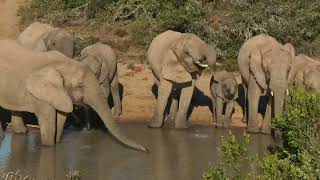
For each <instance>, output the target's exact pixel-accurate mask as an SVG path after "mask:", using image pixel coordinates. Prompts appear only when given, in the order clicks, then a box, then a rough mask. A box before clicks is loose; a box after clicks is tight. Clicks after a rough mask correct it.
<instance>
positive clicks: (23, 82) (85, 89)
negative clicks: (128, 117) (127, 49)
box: [0, 40, 146, 151]
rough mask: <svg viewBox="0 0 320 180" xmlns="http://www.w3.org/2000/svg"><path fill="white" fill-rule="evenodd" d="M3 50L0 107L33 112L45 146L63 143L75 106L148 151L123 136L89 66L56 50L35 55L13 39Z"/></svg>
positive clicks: (3, 42)
mask: <svg viewBox="0 0 320 180" xmlns="http://www.w3.org/2000/svg"><path fill="white" fill-rule="evenodd" d="M0 47H1V48H0V87H1V88H0V106H1V107H3V108H5V109H8V110H11V111H17V112H21V111H27V112H31V113H34V114H35V115H36V117H37V118H38V123H39V126H40V133H41V142H42V144H43V145H48V146H53V145H55V143H57V142H60V136H61V132H62V130H63V126H64V123H65V119H66V113H70V112H72V110H73V104H88V105H89V106H91V107H92V108H93V109H94V110H95V111H96V112H97V113H98V115H99V116H100V118H101V119H102V121H103V122H104V124H105V126H106V127H107V128H108V129H109V131H110V133H111V134H112V135H114V136H115V137H116V138H117V139H118V140H119V141H120V142H122V143H123V144H125V145H127V146H129V147H132V148H135V149H138V150H142V151H146V148H145V147H143V146H142V145H139V144H137V143H135V142H134V141H132V140H130V139H128V138H127V137H125V136H124V135H123V134H122V133H121V131H120V129H119V127H118V126H117V125H116V124H115V122H114V120H113V117H112V113H111V111H110V108H109V107H108V106H106V104H107V103H106V101H105V99H104V93H103V92H102V90H101V88H100V86H99V83H98V81H97V79H96V77H95V75H94V73H93V72H92V71H91V69H90V68H89V67H88V66H87V65H85V64H83V63H80V62H77V61H74V60H72V59H70V58H68V57H66V56H64V55H63V54H61V53H59V52H57V51H51V52H40V53H39V52H34V51H31V50H29V49H26V48H24V47H22V46H20V45H19V44H18V43H16V41H12V40H1V41H0Z"/></svg>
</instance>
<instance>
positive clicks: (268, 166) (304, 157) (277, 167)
mask: <svg viewBox="0 0 320 180" xmlns="http://www.w3.org/2000/svg"><path fill="white" fill-rule="evenodd" d="M287 106H288V107H287V111H286V112H285V113H284V114H283V115H281V116H278V117H276V118H275V119H274V120H273V121H272V126H273V127H274V128H279V129H281V131H282V133H283V144H282V147H277V148H274V149H271V151H270V152H269V153H267V154H266V155H265V156H264V158H263V160H262V161H260V163H259V164H260V165H259V167H257V168H256V169H258V172H259V173H258V175H256V176H254V175H255V172H256V171H255V169H254V168H251V169H249V173H248V174H247V175H245V174H240V171H239V167H241V165H242V164H243V163H244V161H248V160H249V159H250V158H248V157H247V156H246V154H245V153H246V151H247V145H248V142H249V137H246V136H244V138H243V140H242V141H241V142H237V141H236V140H235V137H234V135H232V134H230V133H229V137H227V138H226V140H225V139H222V145H221V148H220V150H219V151H220V153H222V158H223V159H222V161H221V162H220V163H219V164H218V166H216V167H212V166H211V167H209V168H208V170H206V171H205V172H204V174H203V178H204V179H206V180H213V179H242V178H246V179H248V178H249V179H280V180H282V179H320V132H319V118H320V93H319V92H305V91H303V90H302V89H300V88H299V87H294V88H293V90H292V91H291V95H290V99H289V100H288V102H287ZM252 162H254V161H252V160H251V163H252ZM230 169H231V170H232V171H230ZM240 169H241V168H240ZM256 174H257V173H256Z"/></svg>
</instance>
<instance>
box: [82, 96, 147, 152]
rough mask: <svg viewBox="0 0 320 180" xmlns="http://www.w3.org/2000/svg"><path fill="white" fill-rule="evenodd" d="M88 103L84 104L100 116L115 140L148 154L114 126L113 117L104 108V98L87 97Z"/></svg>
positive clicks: (108, 109) (108, 110) (105, 107)
mask: <svg viewBox="0 0 320 180" xmlns="http://www.w3.org/2000/svg"><path fill="white" fill-rule="evenodd" d="M87 100H88V101H89V102H86V103H87V104H88V105H90V106H91V107H92V108H93V109H94V110H95V111H96V112H97V113H98V115H99V116H100V118H101V119H102V121H103V122H104V124H105V126H106V127H107V128H108V130H109V131H110V133H111V134H112V135H113V136H114V137H115V138H116V139H118V140H119V141H120V142H121V143H123V144H124V145H126V146H128V147H131V148H134V149H137V150H140V151H144V152H148V150H147V149H146V148H145V147H144V146H142V145H140V144H137V143H136V142H134V141H132V140H130V139H128V138H127V137H126V136H125V135H124V134H123V133H122V132H121V131H120V128H119V126H118V125H117V124H116V122H115V121H114V119H113V117H112V113H111V110H110V108H109V107H107V106H106V103H104V98H100V99H99V98H92V97H88V99H87Z"/></svg>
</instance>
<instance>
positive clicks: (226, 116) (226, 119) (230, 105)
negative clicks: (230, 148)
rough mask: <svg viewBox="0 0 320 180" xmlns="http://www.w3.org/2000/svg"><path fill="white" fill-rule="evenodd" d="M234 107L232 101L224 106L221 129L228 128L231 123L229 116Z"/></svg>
mask: <svg viewBox="0 0 320 180" xmlns="http://www.w3.org/2000/svg"><path fill="white" fill-rule="evenodd" d="M233 107H234V101H230V102H228V103H227V105H226V113H225V114H224V120H223V127H225V128H228V127H229V125H230V122H231V115H232V111H233Z"/></svg>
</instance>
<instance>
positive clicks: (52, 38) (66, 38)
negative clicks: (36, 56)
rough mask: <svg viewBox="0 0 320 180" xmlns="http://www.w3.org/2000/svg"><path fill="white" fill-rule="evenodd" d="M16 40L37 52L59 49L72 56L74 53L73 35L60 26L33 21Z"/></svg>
mask: <svg viewBox="0 0 320 180" xmlns="http://www.w3.org/2000/svg"><path fill="white" fill-rule="evenodd" d="M17 42H18V43H19V44H20V45H22V46H24V47H26V48H29V49H31V50H34V51H37V52H46V51H59V52H61V53H62V54H64V55H66V56H68V57H70V58H72V57H73V55H74V43H75V38H74V36H73V35H72V34H71V33H69V32H67V31H65V30H63V29H60V28H54V27H52V26H49V25H47V24H42V23H38V22H34V23H32V24H30V25H29V26H28V27H27V28H26V29H25V30H24V31H23V32H22V33H21V34H20V35H19V37H18V38H17Z"/></svg>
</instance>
